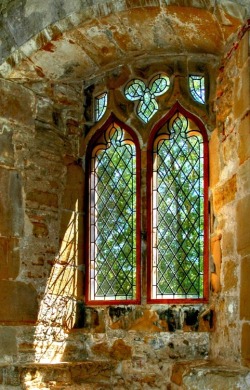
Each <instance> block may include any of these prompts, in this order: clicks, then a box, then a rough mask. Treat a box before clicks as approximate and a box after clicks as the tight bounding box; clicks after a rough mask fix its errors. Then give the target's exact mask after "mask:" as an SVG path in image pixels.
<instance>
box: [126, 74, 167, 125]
mask: <svg viewBox="0 0 250 390" xmlns="http://www.w3.org/2000/svg"><path fill="white" fill-rule="evenodd" d="M169 86H170V80H169V78H168V77H167V76H166V75H164V74H158V75H157V76H155V77H153V78H152V79H151V80H150V82H149V85H148V87H146V84H145V83H144V81H142V80H140V79H134V80H131V81H130V82H129V83H128V84H127V85H126V87H125V96H126V98H127V99H128V100H131V101H136V100H138V101H139V102H138V104H137V107H136V112H137V115H138V116H139V118H140V119H141V120H142V121H143V122H145V123H148V122H149V120H150V119H151V118H152V117H153V115H154V114H155V113H156V112H157V111H158V103H157V101H156V99H155V98H156V97H157V96H160V95H163V94H164V93H165V92H166V91H167V90H168V89H169Z"/></svg>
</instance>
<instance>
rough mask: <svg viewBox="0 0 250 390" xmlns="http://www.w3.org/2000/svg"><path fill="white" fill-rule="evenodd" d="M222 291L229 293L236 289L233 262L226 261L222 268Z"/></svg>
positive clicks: (236, 279) (234, 265) (235, 268)
mask: <svg viewBox="0 0 250 390" xmlns="http://www.w3.org/2000/svg"><path fill="white" fill-rule="evenodd" d="M223 271H224V272H223V275H224V291H229V290H232V289H234V288H236V287H237V281H238V278H237V274H236V271H237V267H236V264H235V262H234V261H232V260H228V261H227V262H225V264H224V267H223Z"/></svg>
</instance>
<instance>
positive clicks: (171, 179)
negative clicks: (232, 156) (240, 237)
mask: <svg viewBox="0 0 250 390" xmlns="http://www.w3.org/2000/svg"><path fill="white" fill-rule="evenodd" d="M187 80H188V82H187V89H188V93H189V94H190V93H191V95H192V97H193V99H194V100H196V101H197V103H194V104H198V105H200V104H201V103H202V104H205V87H204V77H202V76H192V78H190V76H189V77H188V78H187ZM190 80H191V81H190ZM170 86H171V84H170V79H169V78H168V77H167V76H166V75H165V74H164V73H159V74H158V75H156V76H154V77H153V78H151V79H150V81H149V82H147V81H143V80H141V79H139V78H134V79H132V80H131V81H129V82H128V83H127V84H126V85H125V87H124V91H123V92H124V96H125V98H126V99H127V100H130V101H135V106H134V108H135V111H134V112H133V113H131V114H130V115H133V118H135V116H136V117H138V119H137V118H136V120H135V119H133V121H130V123H133V124H134V127H135V128H134V129H132V128H130V127H129V126H127V125H126V124H125V123H122V122H121V121H120V120H118V119H117V118H116V117H115V115H114V114H111V115H110V117H109V119H108V120H106V122H105V117H106V116H107V115H108V113H109V109H108V105H107V104H108V93H107V92H105V93H102V94H101V95H98V99H97V98H95V99H96V107H98V110H97V109H95V120H96V121H98V118H101V117H102V116H103V119H102V122H104V124H103V125H102V126H101V127H100V128H99V130H96V132H95V133H94V135H93V136H92V138H90V141H89V145H88V148H87V154H86V156H87V157H86V162H87V164H86V166H87V178H88V183H87V192H88V207H87V216H88V217H87V245H86V247H87V269H86V297H87V299H86V302H87V303H88V304H109V305H111V304H116V305H117V304H135V303H140V302H141V299H143V302H148V303H153V304H156V303H196V302H206V301H207V299H208V150H207V149H208V137H207V133H206V129H205V127H204V125H203V123H202V121H201V120H200V119H199V118H198V117H197V116H195V115H193V114H192V113H190V112H189V111H187V110H185V109H184V108H183V107H182V106H181V105H180V103H178V102H176V103H175V104H174V106H173V107H172V109H171V110H170V111H169V112H168V113H167V114H166V113H165V115H164V105H163V104H164V102H166V96H163V95H165V93H167V91H168V90H169V88H170ZM191 87H192V88H193V89H192V88H191ZM197 96H198V97H199V98H200V100H199V101H198V98H197ZM111 100H112V99H111ZM201 100H202V101H201ZM129 107H131V105H130V106H129ZM159 110H160V113H161V114H162V115H163V116H161V119H159V118H160V115H159ZM97 113H98V116H96V115H97ZM153 117H155V118H158V121H157V122H156V123H153V122H154V121H153ZM140 123H141V124H140ZM96 128H97V129H98V126H96ZM145 129H146V130H145ZM137 134H141V135H142V136H141V137H139V138H138V137H137ZM139 139H140V142H139ZM142 140H143V141H142ZM142 154H143V157H142ZM145 155H147V159H145ZM142 165H143V166H142ZM141 183H143V185H142V186H141ZM146 265H147V266H146Z"/></svg>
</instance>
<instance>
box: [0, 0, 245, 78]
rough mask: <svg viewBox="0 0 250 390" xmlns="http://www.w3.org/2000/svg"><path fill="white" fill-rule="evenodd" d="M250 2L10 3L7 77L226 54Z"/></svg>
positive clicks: (4, 17)
mask: <svg viewBox="0 0 250 390" xmlns="http://www.w3.org/2000/svg"><path fill="white" fill-rule="evenodd" d="M249 9H250V5H249V2H248V0H241V2H240V4H239V2H238V1H237V2H236V1H226V0H220V1H217V2H216V1H214V0H168V1H160V0H151V1H128V0H127V1H125V0H121V1H103V0H95V1H83V0H74V1H73V0H72V1H70V2H68V1H59V0H57V1H54V0H46V1H43V2H42V3H41V2H40V1H36V0H25V1H23V0H22V1H20V0H16V1H3V2H2V5H1V14H0V20H1V21H0V26H1V27H0V36H1V37H2V39H1V42H0V44H1V46H0V53H1V59H0V64H1V65H0V75H1V76H2V77H7V78H12V79H20V78H32V79H39V78H48V79H60V80H65V79H70V80H74V79H85V78H87V77H89V76H90V75H91V76H93V75H95V74H98V73H100V72H102V70H103V71H106V70H108V69H112V68H115V67H117V66H118V65H121V64H124V63H128V62H131V61H132V59H133V58H143V57H145V56H149V55H151V56H157V55H160V56H162V55H172V54H178V55H186V54H190V53H194V54H195V53H197V54H199V55H202V54H213V55H222V54H223V53H224V52H225V50H227V49H228V48H230V42H231V40H232V38H233V37H234V36H235V34H237V33H238V32H239V30H240V28H241V27H242V25H244V23H245V21H246V20H247V17H248V15H249V14H250V10H249Z"/></svg>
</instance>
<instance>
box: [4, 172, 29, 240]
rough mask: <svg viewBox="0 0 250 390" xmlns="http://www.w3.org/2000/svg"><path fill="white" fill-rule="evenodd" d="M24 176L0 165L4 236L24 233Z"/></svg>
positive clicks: (18, 235)
mask: <svg viewBox="0 0 250 390" xmlns="http://www.w3.org/2000/svg"><path fill="white" fill-rule="evenodd" d="M22 186H23V183H22V177H21V175H20V173H19V172H18V171H15V170H8V169H4V168H1V167H0V214H1V226H0V232H1V235H2V236H6V237H11V236H16V237H20V236H22V235H23V225H24V220H23V218H24V215H23V214H24V212H23V200H22Z"/></svg>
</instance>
